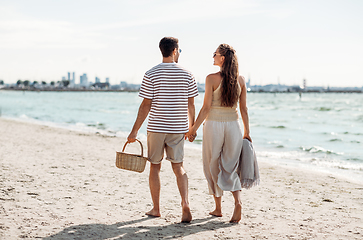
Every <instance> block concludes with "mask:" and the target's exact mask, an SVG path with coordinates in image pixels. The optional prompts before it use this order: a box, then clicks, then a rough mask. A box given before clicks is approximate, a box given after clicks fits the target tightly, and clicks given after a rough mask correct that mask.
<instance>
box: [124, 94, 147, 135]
mask: <svg viewBox="0 0 363 240" xmlns="http://www.w3.org/2000/svg"><path fill="white" fill-rule="evenodd" d="M151 102H152V100H151V99H147V98H144V100H143V101H142V103H141V104H140V107H139V112H138V113H137V118H136V120H135V123H134V126H133V127H132V130H131V133H130V134H129V136H128V137H127V142H135V141H136V136H137V132H138V131H139V129H140V127H141V126H142V124H143V123H144V121H145V119H146V117H147V115H148V114H149V112H150V109H151Z"/></svg>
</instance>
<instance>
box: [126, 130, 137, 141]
mask: <svg viewBox="0 0 363 240" xmlns="http://www.w3.org/2000/svg"><path fill="white" fill-rule="evenodd" d="M136 137H137V132H131V133H130V134H129V136H128V137H127V142H130V143H132V142H135V141H136Z"/></svg>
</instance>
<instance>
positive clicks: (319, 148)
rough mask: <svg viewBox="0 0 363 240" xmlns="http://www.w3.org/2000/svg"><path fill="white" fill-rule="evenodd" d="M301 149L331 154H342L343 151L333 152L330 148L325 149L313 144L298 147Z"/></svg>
mask: <svg viewBox="0 0 363 240" xmlns="http://www.w3.org/2000/svg"><path fill="white" fill-rule="evenodd" d="M299 148H300V149H301V150H303V151H305V152H309V153H325V154H333V155H343V153H339V152H334V151H332V150H327V149H324V148H322V147H319V146H313V147H307V148H306V147H301V146H300V147H299Z"/></svg>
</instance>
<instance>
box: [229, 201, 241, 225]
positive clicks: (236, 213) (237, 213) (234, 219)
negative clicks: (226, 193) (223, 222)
mask: <svg viewBox="0 0 363 240" xmlns="http://www.w3.org/2000/svg"><path fill="white" fill-rule="evenodd" d="M241 216H242V204H240V203H238V204H235V205H234V211H233V216H232V218H231V220H230V221H229V222H230V223H238V222H239V221H240V220H241Z"/></svg>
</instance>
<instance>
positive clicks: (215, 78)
mask: <svg viewBox="0 0 363 240" xmlns="http://www.w3.org/2000/svg"><path fill="white" fill-rule="evenodd" d="M221 79H222V76H221V73H220V72H216V73H211V74H209V75H208V76H207V78H206V81H208V82H216V81H217V82H219V81H220V80H221Z"/></svg>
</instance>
